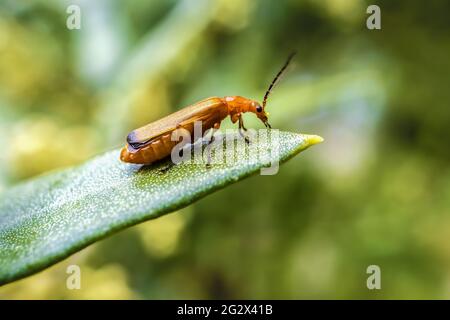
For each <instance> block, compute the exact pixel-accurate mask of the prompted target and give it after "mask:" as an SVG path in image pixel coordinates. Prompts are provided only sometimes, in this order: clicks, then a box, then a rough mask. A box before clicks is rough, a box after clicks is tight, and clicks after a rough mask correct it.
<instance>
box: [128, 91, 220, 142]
mask: <svg viewBox="0 0 450 320" xmlns="http://www.w3.org/2000/svg"><path fill="white" fill-rule="evenodd" d="M220 106H225V104H224V102H223V101H222V99H220V98H207V99H205V100H202V101H200V102H198V103H196V104H193V105H190V106H188V107H185V108H183V109H181V110H179V111H177V112H174V113H172V114H170V115H168V116H166V117H164V118H162V119H159V120H157V121H155V122H152V123H149V124H147V125H145V126H143V127H140V128H138V129H135V130H133V131H131V132H130V134H129V135H128V137H127V141H128V143H130V144H147V143H148V142H150V141H151V140H154V139H155V138H158V137H160V136H161V135H164V134H165V133H168V132H171V131H173V130H175V129H176V128H177V127H185V126H187V125H189V124H191V123H194V122H195V121H207V120H209V118H212V117H216V116H217V115H216V112H214V111H213V110H211V109H215V108H217V107H220Z"/></svg>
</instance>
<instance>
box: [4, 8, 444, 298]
mask: <svg viewBox="0 0 450 320" xmlns="http://www.w3.org/2000/svg"><path fill="white" fill-rule="evenodd" d="M70 4H78V5H80V7H81V13H82V16H81V26H82V28H81V30H68V29H67V28H66V19H67V17H68V14H67V13H66V8H67V6H68V5H70ZM370 4H378V5H379V6H380V7H381V21H382V30H368V29H367V28H366V18H367V17H368V14H366V8H367V6H368V5H370ZM449 9H450V5H449V4H448V3H447V2H445V1H427V3H426V4H425V3H423V2H421V1H405V0H403V1H402V0H399V1H361V0H324V1H314V0H305V1H300V0H298V1H297V0H284V1H271V0H239V1H238V0H217V1H212V0H181V1H175V0H165V1H161V0H158V1H156V0H152V1H150V0H147V1H138V0H131V1H126V2H125V1H119V0H96V1H88V0H85V1H62V0H52V1H48V0H41V1H37V0H34V1H28V0H3V1H1V2H0V146H1V150H2V151H1V154H0V158H1V163H0V190H5V189H7V188H8V186H10V185H13V184H15V183H18V182H20V181H22V180H24V179H27V178H29V177H32V176H35V175H38V174H40V173H42V172H46V171H49V170H53V169H56V168H61V167H66V166H69V165H76V164H78V163H81V162H83V161H85V160H86V159H89V158H90V157H92V156H94V155H97V154H100V153H102V152H104V151H106V150H110V149H112V148H116V147H119V146H120V145H122V144H123V143H124V137H125V136H126V134H127V133H128V131H129V130H130V129H133V128H135V127H137V126H140V125H143V124H145V123H148V122H150V121H153V120H156V119H158V118H160V117H162V116H164V115H166V114H168V113H170V112H172V111H174V110H177V109H178V108H181V107H183V106H186V105H189V104H191V103H193V102H195V101H198V100H200V99H202V98H205V97H208V96H224V95H243V96H246V97H249V98H254V99H261V98H262V96H263V94H264V91H265V89H266V87H267V85H268V84H269V82H270V81H271V79H272V77H273V76H274V74H275V73H276V72H277V71H278V69H279V68H280V66H281V65H282V64H283V62H284V61H285V59H286V57H287V56H288V54H289V53H290V52H291V51H292V50H297V51H298V54H297V56H296V59H295V64H294V66H293V67H292V68H291V70H290V71H289V73H288V74H287V75H286V76H285V77H284V79H283V81H282V82H281V83H280V84H279V85H278V87H277V88H276V90H275V91H274V93H273V94H272V96H271V100H270V101H269V105H268V110H269V111H270V113H271V124H272V125H273V126H274V127H275V128H279V129H283V130H291V131H296V132H303V133H315V134H319V135H321V136H323V137H324V138H325V142H324V143H322V144H321V145H318V146H315V147H314V148H311V149H310V150H308V151H307V152H305V153H302V154H301V155H300V156H298V157H296V158H294V159H292V160H291V161H289V162H288V163H287V164H285V165H283V166H282V167H281V170H280V172H279V173H278V174H277V175H275V176H254V177H252V178H249V179H247V180H245V181H242V182H240V183H237V184H235V185H233V186H230V187H228V188H226V189H224V190H222V191H219V192H217V193H214V194H212V195H210V196H208V197H206V198H205V199H203V200H201V201H198V202H197V203H195V204H193V205H191V206H189V207H187V208H185V209H183V210H180V211H178V212H176V213H173V214H170V215H168V216H165V217H162V218H160V219H157V220H154V221H148V222H146V223H143V224H140V225H137V226H135V227H132V228H129V229H127V230H125V231H123V232H120V233H118V234H116V235H114V236H112V237H109V238H108V239H105V240H103V241H100V242H98V243H96V244H94V245H91V246H90V247H88V248H86V249H84V250H82V251H81V252H79V253H77V254H75V255H73V256H71V257H70V258H68V259H66V260H64V261H63V262H61V263H59V264H57V265H55V266H53V267H51V268H49V269H47V270H45V271H43V272H41V273H39V274H37V275H34V276H31V277H29V278H26V279H23V280H20V281H17V282H15V283H12V284H8V285H6V286H3V287H1V288H0V298H2V299H16V298H17V299H18V298H25V299H61V298H62V299H84V298H86V299H89V298H112V299H122V298H135V299H146V298H148V299H166V298H171V299H177V298H224V299H228V298H243V299H247V298H276V299H280V298H286V299H303V298H330V299H341V298H362V299H365V298H374V299H378V298H400V299H404V298H450V233H449V230H450V170H449V163H450V162H449V160H450V159H449V158H450V157H449V156H450V148H449V141H450V139H449V138H450V125H449V120H450V105H449V101H450V90H449V74H450V59H449V56H450V41H449V40H450V19H449V16H448V15H449V12H450V10H449ZM245 120H246V122H247V126H249V127H252V126H254V127H261V124H260V123H259V122H258V121H257V120H255V117H254V116H253V115H246V116H245ZM230 126H231V123H230V121H229V120H226V121H225V122H224V127H225V128H226V127H230ZM0 259H1V253H0ZM74 263H75V264H78V265H79V266H80V267H81V271H82V289H81V290H72V291H70V290H67V289H66V286H65V283H66V278H67V274H66V268H67V266H68V265H70V264H74ZM372 264H375V265H379V266H380V268H381V273H382V280H381V281H382V282H381V285H382V289H381V290H372V291H370V290H368V289H367V287H366V279H367V277H368V275H367V274H366V268H367V267H368V266H369V265H372Z"/></svg>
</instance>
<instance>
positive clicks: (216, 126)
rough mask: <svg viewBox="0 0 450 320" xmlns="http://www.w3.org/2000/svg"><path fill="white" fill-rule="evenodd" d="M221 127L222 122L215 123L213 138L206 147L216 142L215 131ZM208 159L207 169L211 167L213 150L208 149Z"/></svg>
mask: <svg viewBox="0 0 450 320" xmlns="http://www.w3.org/2000/svg"><path fill="white" fill-rule="evenodd" d="M219 128H220V123H215V124H214V126H213V127H212V128H211V140H209V141H208V143H207V145H206V148H207V147H208V146H209V145H210V144H211V143H213V142H214V140H215V138H214V133H216V130H217V129H219ZM208 151H209V152H208V159H207V160H206V169H210V168H211V150H208Z"/></svg>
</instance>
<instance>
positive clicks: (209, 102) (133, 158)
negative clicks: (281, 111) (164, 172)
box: [120, 53, 294, 164]
mask: <svg viewBox="0 0 450 320" xmlns="http://www.w3.org/2000/svg"><path fill="white" fill-rule="evenodd" d="M293 56H294V53H293V54H291V55H290V56H289V58H288V59H287V61H286V63H285V64H284V66H283V67H282V68H281V70H280V71H279V72H278V74H277V75H276V76H275V78H274V79H273V81H272V83H271V84H270V86H269V88H268V89H267V91H266V94H265V95H264V99H263V103H262V105H261V104H259V102H257V101H255V100H251V99H247V98H244V97H240V96H229V97H223V98H219V97H211V98H207V99H205V100H202V101H200V102H197V103H195V104H193V105H190V106H188V107H185V108H183V109H181V110H179V111H177V112H175V113H172V114H170V115H168V116H166V117H164V118H162V119H160V120H157V121H155V122H152V123H150V124H148V125H146V126H143V127H141V128H138V129H135V130H133V131H131V132H130V133H129V134H128V136H127V144H126V146H125V147H124V148H123V149H122V151H121V153H120V160H122V161H124V162H130V163H137V164H151V163H153V162H155V161H158V160H161V159H163V158H165V157H167V156H169V155H170V153H171V151H172V148H173V147H174V146H175V145H177V144H178V141H172V139H171V135H172V132H173V131H174V130H176V129H180V128H183V129H186V130H188V131H189V132H190V133H191V136H193V133H194V123H195V122H196V121H201V123H202V132H205V131H206V130H208V129H211V128H214V129H219V127H220V123H221V122H222V121H223V120H224V119H225V118H226V117H227V116H230V118H231V121H232V122H233V123H236V122H237V121H239V130H240V132H241V134H242V135H243V133H242V130H244V131H245V130H247V129H246V128H245V127H244V122H243V119H242V114H243V113H245V112H252V113H254V114H256V116H257V117H258V118H259V119H260V120H261V121H262V122H263V123H264V125H265V126H266V127H268V128H270V124H269V122H268V121H267V117H268V113H266V111H265V107H266V103H267V97H268V96H269V94H270V92H271V90H272V88H273V86H274V85H275V84H276V82H277V80H278V79H279V77H280V75H281V74H282V73H283V72H284V70H285V69H286V68H287V66H288V65H289V62H290V61H291V59H292V57H293ZM246 141H248V140H247V138H246Z"/></svg>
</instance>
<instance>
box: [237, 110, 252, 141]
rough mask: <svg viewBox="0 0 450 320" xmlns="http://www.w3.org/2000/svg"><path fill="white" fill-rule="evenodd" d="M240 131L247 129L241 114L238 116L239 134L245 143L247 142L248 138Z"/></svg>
mask: <svg viewBox="0 0 450 320" xmlns="http://www.w3.org/2000/svg"><path fill="white" fill-rule="evenodd" d="M242 131H247V128H245V127H244V120H243V119H242V116H239V134H240V135H241V136H242V137H243V138H244V140H245V142H246V143H247V144H249V143H250V139H249V138H248V137H247V135H246V134H245V133H244V132H242Z"/></svg>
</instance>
